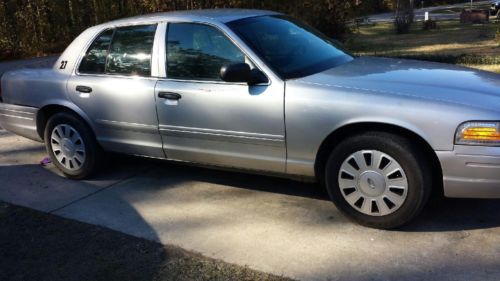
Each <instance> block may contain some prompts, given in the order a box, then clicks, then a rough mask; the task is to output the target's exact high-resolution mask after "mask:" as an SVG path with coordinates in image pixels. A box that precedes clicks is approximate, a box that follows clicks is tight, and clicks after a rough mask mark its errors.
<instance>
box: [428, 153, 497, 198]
mask: <svg viewBox="0 0 500 281" xmlns="http://www.w3.org/2000/svg"><path fill="white" fill-rule="evenodd" d="M436 153H437V155H438V157H439V160H440V162H441V167H442V169H443V180H444V194H445V196H446V197H460V198H500V147H483V146H460V145H457V146H455V149H454V150H453V151H437V152H436Z"/></svg>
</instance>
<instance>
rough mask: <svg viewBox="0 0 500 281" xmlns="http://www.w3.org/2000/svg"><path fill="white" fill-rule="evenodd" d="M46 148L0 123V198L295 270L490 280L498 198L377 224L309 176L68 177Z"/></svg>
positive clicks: (297, 274) (497, 263)
mask: <svg viewBox="0 0 500 281" xmlns="http://www.w3.org/2000/svg"><path fill="white" fill-rule="evenodd" d="M0 67H1V64H0ZM45 156H46V153H45V150H44V147H43V145H42V144H40V143H36V142H33V141H30V140H26V139H24V138H22V137H18V136H15V135H12V134H10V133H8V132H6V131H4V130H1V129H0V200H2V201H5V202H8V203H12V204H17V205H21V206H26V207H29V208H32V209H36V210H40V211H43V212H47V213H51V214H55V215H58V216H62V217H65V218H69V219H73V220H77V221H82V222H87V223H90V224H95V225H100V226H104V227H107V228H110V229H113V230H117V231H120V232H123V233H126V234H130V235H133V236H137V237H141V238H146V239H149V240H153V241H158V242H161V243H163V244H169V245H176V246H179V247H181V248H184V249H187V250H192V251H195V252H199V253H201V254H203V255H205V256H208V257H212V258H218V259H222V260H224V261H226V262H230V263H235V264H239V265H248V266H249V267H250V268H252V269H256V270H260V271H264V272H268V273H274V274H277V275H284V276H288V277H292V278H296V279H302V280H499V279H500V216H499V215H498V214H499V213H500V201H499V200H451V199H447V200H443V201H439V202H437V203H435V204H432V205H430V206H428V208H427V209H426V211H425V212H424V214H422V216H421V217H420V218H419V219H418V220H417V221H416V222H415V223H414V224H412V225H410V226H408V227H406V228H404V229H402V230H398V231H381V230H374V229H369V228H364V227H361V226H358V225H356V224H354V223H352V222H350V221H349V220H347V219H346V218H345V217H344V216H343V215H341V214H340V213H339V211H338V210H337V209H336V208H335V207H334V206H333V204H331V203H330V202H329V201H328V199H327V196H326V194H325V192H324V191H323V190H322V189H321V188H320V187H318V186H317V185H313V184H303V183H298V182H294V181H289V180H283V179H275V178H270V177H264V176H254V175H245V174H239V173H234V172H223V171H214V170H209V169H202V168H194V167H187V166H181V165H177V164H171V163H168V162H165V161H158V160H147V159H142V158H133V157H123V156H111V157H110V160H109V164H108V165H106V169H105V170H103V171H102V172H101V173H100V174H99V175H97V177H96V178H95V179H93V180H90V181H72V180H68V179H65V178H64V177H62V176H61V175H60V173H59V172H58V171H57V170H56V169H55V167H54V166H53V165H48V166H46V167H43V166H41V165H39V161H40V160H42V159H43V158H44V157H45ZM82 262H83V261H82Z"/></svg>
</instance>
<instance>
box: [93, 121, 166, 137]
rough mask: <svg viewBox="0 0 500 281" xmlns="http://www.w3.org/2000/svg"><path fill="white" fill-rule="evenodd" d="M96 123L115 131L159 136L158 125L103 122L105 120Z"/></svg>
mask: <svg viewBox="0 0 500 281" xmlns="http://www.w3.org/2000/svg"><path fill="white" fill-rule="evenodd" d="M95 122H96V123H97V124H99V125H103V126H106V127H109V128H111V129H114V130H122V131H134V132H139V133H146V134H158V126H156V125H148V124H139V123H128V122H120V121H112V120H103V119H97V120H96V121H95Z"/></svg>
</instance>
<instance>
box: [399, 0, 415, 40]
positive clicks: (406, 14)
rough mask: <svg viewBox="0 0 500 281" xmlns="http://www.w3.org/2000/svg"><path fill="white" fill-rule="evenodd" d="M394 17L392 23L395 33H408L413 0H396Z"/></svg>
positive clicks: (412, 15) (413, 15)
mask: <svg viewBox="0 0 500 281" xmlns="http://www.w3.org/2000/svg"><path fill="white" fill-rule="evenodd" d="M395 6H396V18H395V21H394V24H395V26H396V32H397V33H408V32H409V31H410V27H411V24H412V23H413V20H414V17H415V14H414V11H413V8H414V0H396V5H395Z"/></svg>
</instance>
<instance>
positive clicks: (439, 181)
mask: <svg viewBox="0 0 500 281" xmlns="http://www.w3.org/2000/svg"><path fill="white" fill-rule="evenodd" d="M368 131H378V132H386V133H392V134H397V135H401V136H404V137H406V138H408V139H409V140H411V142H412V143H414V144H415V145H417V146H418V147H419V148H421V149H422V151H423V152H424V153H425V156H426V157H427V159H428V160H429V161H430V163H431V165H432V167H431V168H432V173H433V174H432V175H433V186H434V187H436V189H435V191H437V192H439V194H443V172H442V168H441V163H440V161H439V158H438V156H437V154H436V152H435V151H434V149H433V148H432V146H431V145H430V143H429V141H428V140H426V138H425V137H423V136H422V135H421V134H418V133H416V132H415V131H413V130H410V129H408V128H405V127H403V126H400V125H395V124H390V123H382V122H359V123H351V124H346V125H344V126H341V127H339V128H338V129H336V130H334V131H333V132H331V133H330V134H329V135H328V136H327V137H326V138H325V139H324V140H323V142H322V143H321V145H320V147H319V149H318V151H317V154H316V161H315V163H314V171H315V174H316V178H317V179H318V181H320V182H321V183H324V178H325V168H326V162H327V160H328V156H329V155H330V152H331V151H332V150H333V149H334V148H335V147H336V146H337V145H338V144H339V143H340V142H342V141H343V140H345V139H346V138H348V137H350V136H353V135H356V134H360V133H363V132H368Z"/></svg>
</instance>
